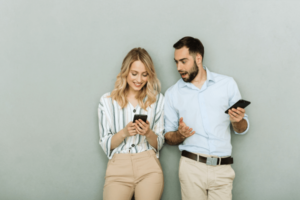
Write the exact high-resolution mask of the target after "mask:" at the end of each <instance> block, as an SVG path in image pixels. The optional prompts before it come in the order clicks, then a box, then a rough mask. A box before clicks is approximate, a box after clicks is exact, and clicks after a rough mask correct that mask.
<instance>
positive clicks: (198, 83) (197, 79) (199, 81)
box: [191, 65, 207, 89]
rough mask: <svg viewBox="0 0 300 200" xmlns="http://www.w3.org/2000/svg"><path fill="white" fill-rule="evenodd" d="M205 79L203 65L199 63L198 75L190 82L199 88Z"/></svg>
mask: <svg viewBox="0 0 300 200" xmlns="http://www.w3.org/2000/svg"><path fill="white" fill-rule="evenodd" d="M206 79H207V73H206V70H204V68H203V66H202V65H201V66H200V67H199V73H198V75H197V76H196V77H195V78H194V80H193V81H192V82H191V83H192V84H193V85H194V86H196V87H197V88H199V89H201V88H202V86H203V84H204V83H205V81H206Z"/></svg>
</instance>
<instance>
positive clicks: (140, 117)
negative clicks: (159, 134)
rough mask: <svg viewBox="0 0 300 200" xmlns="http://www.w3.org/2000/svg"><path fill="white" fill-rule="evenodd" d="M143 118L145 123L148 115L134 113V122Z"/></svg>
mask: <svg viewBox="0 0 300 200" xmlns="http://www.w3.org/2000/svg"><path fill="white" fill-rule="evenodd" d="M139 119H141V120H143V121H144V122H145V123H146V121H147V115H134V117H133V123H135V120H139Z"/></svg>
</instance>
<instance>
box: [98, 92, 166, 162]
mask: <svg viewBox="0 0 300 200" xmlns="http://www.w3.org/2000/svg"><path fill="white" fill-rule="evenodd" d="M109 96H110V93H106V94H104V95H103V96H102V97H101V98H100V103H99V106H98V118H99V132H100V141H99V143H100V146H101V147H102V149H103V150H104V152H105V154H106V155H107V157H108V158H109V159H111V158H112V157H113V155H114V154H119V153H140V152H143V151H147V150H150V149H153V150H154V151H155V152H156V156H157V157H158V156H159V150H160V149H161V148H162V146H163V144H164V142H165V139H164V135H163V132H164V113H163V112H164V111H163V106H164V96H163V95H162V94H158V95H157V96H156V102H155V103H153V104H152V105H151V106H149V107H148V108H147V111H146V110H144V109H142V108H141V107H140V106H139V105H137V106H136V107H135V108H134V107H133V106H132V105H131V103H128V104H127V106H126V107H124V108H123V109H122V108H121V107H120V106H119V104H118V103H117V102H116V101H115V100H112V99H111V98H109ZM145 100H146V98H145V99H144V101H145ZM135 114H146V115H148V118H147V120H148V121H149V122H150V129H151V130H152V131H153V132H154V133H155V134H156V135H157V136H158V137H157V150H156V149H155V148H154V147H152V146H151V145H150V144H149V143H148V141H147V139H146V136H142V135H139V134H136V135H134V136H130V137H127V138H126V139H124V140H123V142H122V143H121V144H120V145H119V146H118V147H117V148H115V149H113V150H110V147H111V138H112V136H113V135H114V134H116V133H118V132H119V131H121V130H122V129H123V128H124V127H125V126H126V125H127V124H128V123H129V122H131V121H133V117H134V115H135Z"/></svg>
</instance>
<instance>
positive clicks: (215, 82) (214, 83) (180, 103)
mask: <svg viewBox="0 0 300 200" xmlns="http://www.w3.org/2000/svg"><path fill="white" fill-rule="evenodd" d="M204 69H206V72H207V80H206V81H205V83H204V84H203V86H202V88H201V89H199V88H197V87H196V86H194V85H193V84H192V83H186V82H184V81H183V80H182V79H180V80H179V81H178V82H177V83H176V84H175V85H173V86H171V87H170V88H169V89H168V90H167V91H166V93H165V107H164V115H165V133H167V132H169V131H177V130H178V122H179V119H180V118H181V117H183V121H184V122H185V124H186V125H187V126H189V127H190V128H193V131H196V133H195V134H194V135H192V136H191V137H188V138H186V139H185V140H184V141H183V143H182V144H180V145H179V150H180V151H183V150H186V151H189V152H194V153H203V154H208V155H216V156H231V151H232V146H231V141H230V139H231V136H230V120H229V115H228V114H226V113H225V111H226V110H227V109H228V108H229V107H230V106H232V105H233V104H234V103H236V102H237V101H238V100H239V99H241V94H240V91H239V89H238V86H237V84H236V82H235V81H234V79H233V78H231V77H228V76H225V75H221V74H217V73H213V72H210V71H209V70H208V68H206V67H204ZM244 119H245V120H246V121H247V123H248V127H247V129H246V130H245V131H244V132H243V133H237V132H235V133H236V134H239V135H243V134H245V133H246V132H247V131H248V130H249V120H248V116H247V115H246V114H245V116H244Z"/></svg>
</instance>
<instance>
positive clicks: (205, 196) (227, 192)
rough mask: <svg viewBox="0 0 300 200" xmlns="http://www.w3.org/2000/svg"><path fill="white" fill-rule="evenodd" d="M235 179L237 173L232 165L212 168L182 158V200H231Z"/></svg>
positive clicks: (180, 176) (180, 175)
mask: <svg viewBox="0 0 300 200" xmlns="http://www.w3.org/2000/svg"><path fill="white" fill-rule="evenodd" d="M198 155H202V156H205V157H207V156H208V155H205V154H198ZM234 178H235V172H234V170H233V169H232V167H231V165H217V166H210V165H207V164H205V163H201V162H197V161H195V160H192V159H189V158H186V157H184V156H181V158H180V162H179V180H180V185H181V196H182V200H196V199H197V200H231V199H232V193H231V191H232V183H233V179H234Z"/></svg>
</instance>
